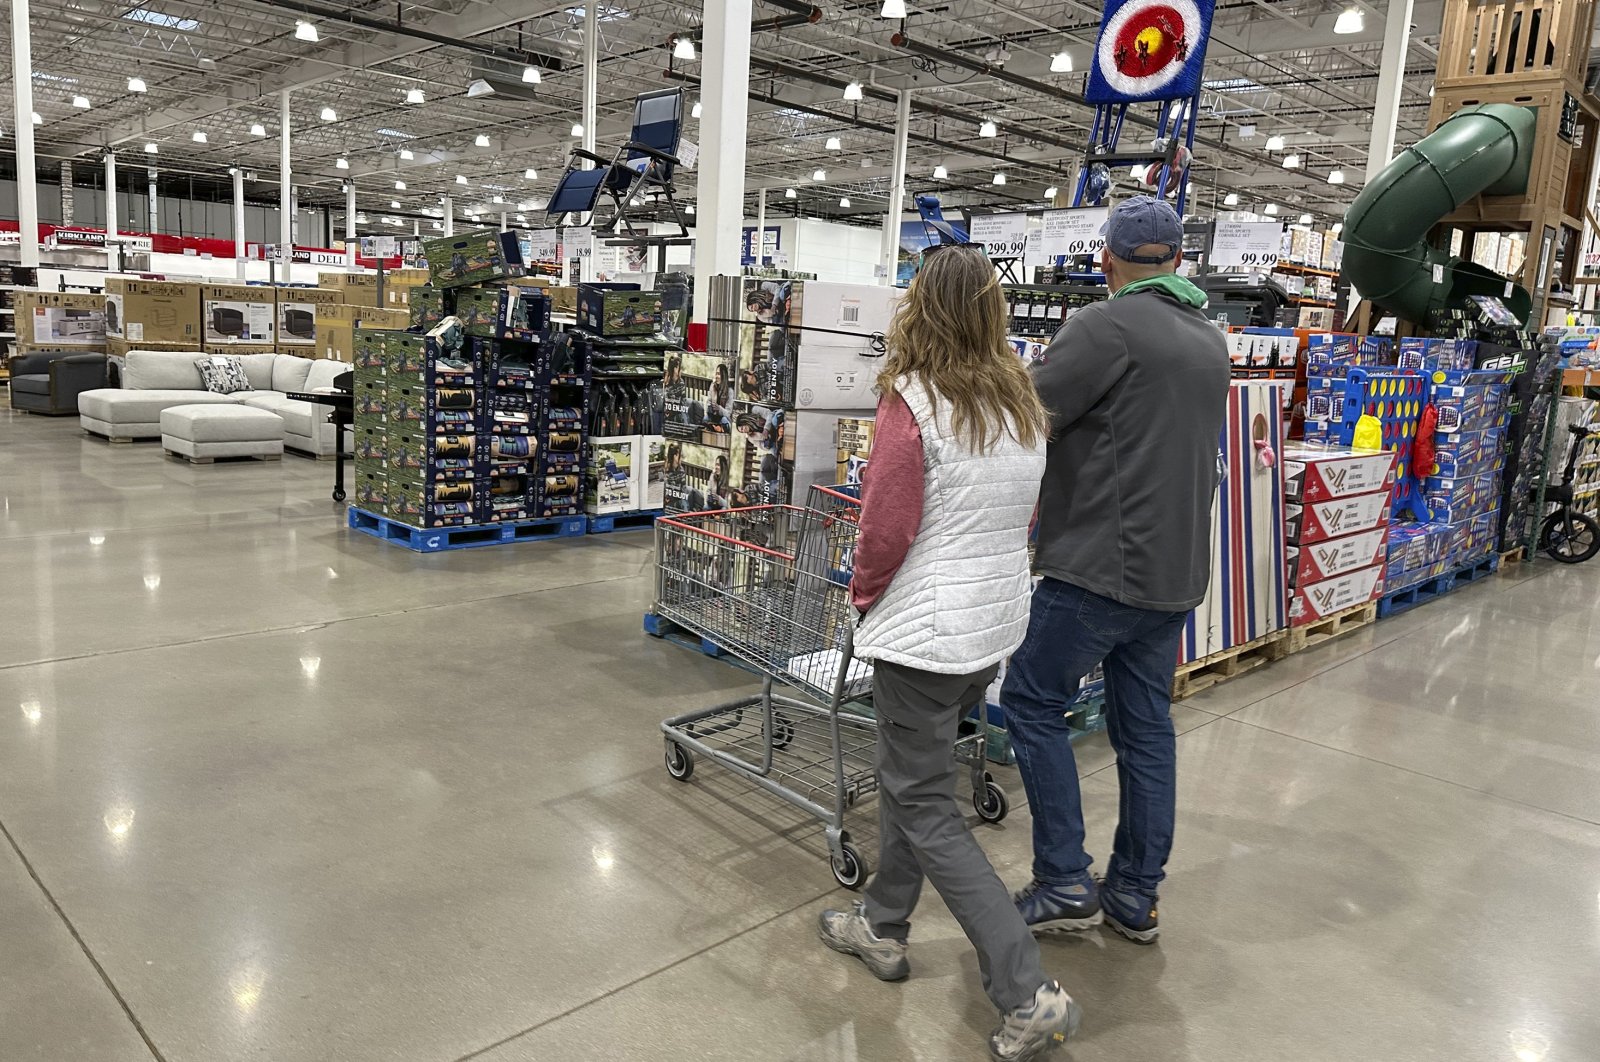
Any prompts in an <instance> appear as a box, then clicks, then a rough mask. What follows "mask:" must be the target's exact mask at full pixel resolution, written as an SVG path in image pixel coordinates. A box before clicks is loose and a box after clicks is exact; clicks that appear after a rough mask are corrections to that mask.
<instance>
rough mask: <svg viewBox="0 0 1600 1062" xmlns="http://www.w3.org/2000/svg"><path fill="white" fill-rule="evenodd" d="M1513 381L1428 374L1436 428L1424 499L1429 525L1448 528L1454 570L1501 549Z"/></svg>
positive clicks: (1465, 373)
mask: <svg viewBox="0 0 1600 1062" xmlns="http://www.w3.org/2000/svg"><path fill="white" fill-rule="evenodd" d="M1511 377H1512V374H1511V373H1510V372H1507V371H1500V370H1493V371H1482V370H1472V369H1438V370H1435V371H1434V372H1433V374H1432V381H1433V404H1434V406H1435V407H1436V408H1437V409H1438V411H1439V426H1438V431H1437V433H1436V434H1435V436H1434V465H1433V468H1432V470H1431V472H1432V474H1431V475H1429V476H1427V478H1426V479H1424V480H1423V497H1424V500H1425V502H1426V504H1427V507H1428V509H1429V514H1430V517H1431V520H1430V522H1431V523H1435V524H1443V525H1446V526H1448V527H1449V528H1450V530H1449V532H1448V533H1447V535H1448V537H1447V542H1446V547H1445V549H1446V554H1447V557H1448V558H1449V563H1450V564H1451V565H1453V566H1459V565H1463V564H1471V563H1472V562H1474V561H1476V560H1478V559H1480V558H1482V557H1483V556H1485V555H1487V554H1489V553H1493V552H1495V550H1496V549H1497V548H1498V545H1499V538H1500V499H1501V475H1502V473H1503V471H1504V469H1505V449H1504V447H1505V433H1506V428H1507V425H1508V423H1509V421H1510V412H1509V410H1508V407H1507V398H1508V394H1509V385H1510V383H1511ZM1420 474H1421V472H1420V470H1419V475H1420ZM1418 515H1421V514H1418Z"/></svg>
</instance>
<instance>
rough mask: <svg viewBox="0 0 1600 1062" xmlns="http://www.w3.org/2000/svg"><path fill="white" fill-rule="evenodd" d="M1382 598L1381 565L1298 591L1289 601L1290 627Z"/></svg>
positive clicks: (1323, 581) (1299, 588)
mask: <svg viewBox="0 0 1600 1062" xmlns="http://www.w3.org/2000/svg"><path fill="white" fill-rule="evenodd" d="M1382 596H1383V565H1382V564H1374V565H1372V566H1371V567H1369V568H1361V569H1358V570H1357V571H1353V572H1346V573H1345V574H1343V575H1339V576H1335V577H1334V578H1332V579H1323V580H1321V581H1320V582H1315V583H1307V584H1305V585H1303V586H1299V587H1296V588H1295V591H1294V593H1293V594H1292V595H1291V596H1290V598H1289V626H1291V627H1303V626H1305V625H1306V624H1308V623H1314V622H1316V621H1317V620H1319V619H1322V618H1324V617H1326V616H1331V615H1333V614H1334V613H1335V612H1342V611H1343V610H1345V609H1347V608H1352V607H1354V606H1356V605H1360V604H1363V603H1364V602H1367V601H1371V600H1373V599H1374V598H1378V597H1382Z"/></svg>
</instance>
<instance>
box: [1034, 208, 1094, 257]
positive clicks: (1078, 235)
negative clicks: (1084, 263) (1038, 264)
mask: <svg viewBox="0 0 1600 1062" xmlns="http://www.w3.org/2000/svg"><path fill="white" fill-rule="evenodd" d="M1107 213H1108V212H1107V210H1106V208H1105V207H1078V208H1076V209H1072V210H1046V211H1045V212H1044V229H1043V235H1042V236H1041V237H1040V243H1039V247H1040V250H1042V251H1043V252H1044V253H1045V254H1047V255H1049V256H1050V257H1052V258H1055V257H1058V256H1060V255H1073V254H1099V253H1100V250H1101V248H1103V247H1105V245H1106V238H1105V237H1104V236H1102V235H1100V227H1101V226H1102V225H1104V224H1105V223H1106V216H1107Z"/></svg>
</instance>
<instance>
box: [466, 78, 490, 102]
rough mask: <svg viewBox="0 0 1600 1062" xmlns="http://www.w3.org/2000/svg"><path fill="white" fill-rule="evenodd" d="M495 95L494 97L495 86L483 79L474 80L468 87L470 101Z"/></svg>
mask: <svg viewBox="0 0 1600 1062" xmlns="http://www.w3.org/2000/svg"><path fill="white" fill-rule="evenodd" d="M493 95H494V86H493V85H491V84H489V83H488V82H487V81H485V80H484V79H483V78H481V77H479V78H474V79H473V80H472V81H471V82H470V83H469V84H468V85H467V99H469V100H475V99H477V98H478V97H479V96H493Z"/></svg>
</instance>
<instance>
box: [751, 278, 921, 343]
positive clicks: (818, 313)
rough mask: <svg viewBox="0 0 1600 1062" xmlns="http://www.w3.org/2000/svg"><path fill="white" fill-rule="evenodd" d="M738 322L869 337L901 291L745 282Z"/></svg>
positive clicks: (883, 323) (882, 325) (884, 323)
mask: <svg viewBox="0 0 1600 1062" xmlns="http://www.w3.org/2000/svg"><path fill="white" fill-rule="evenodd" d="M742 294H743V298H742V300H741V303H740V305H739V307H738V310H737V313H738V320H740V321H741V322H743V323H745V324H758V325H765V326H768V327H773V328H815V329H820V330H827V331H839V332H853V333H856V334H860V335H871V334H872V333H874V332H887V331H888V330H889V323H890V321H891V319H892V318H893V317H894V308H895V306H896V304H897V303H898V302H899V300H900V297H901V296H902V295H904V292H903V291H901V290H900V289H899V288H887V287H884V286H882V285H880V284H835V283H830V282H827V281H821V280H769V279H762V278H759V277H746V278H744V280H743V293H742Z"/></svg>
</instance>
